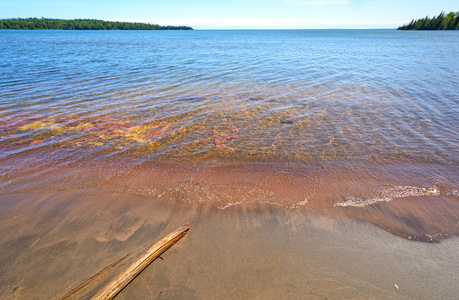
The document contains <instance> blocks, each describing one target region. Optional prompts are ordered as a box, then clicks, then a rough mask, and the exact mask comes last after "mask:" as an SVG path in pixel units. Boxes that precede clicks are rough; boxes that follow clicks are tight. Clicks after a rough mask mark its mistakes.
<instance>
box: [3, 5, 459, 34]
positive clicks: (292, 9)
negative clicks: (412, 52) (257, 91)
mask: <svg viewBox="0 0 459 300" xmlns="http://www.w3.org/2000/svg"><path fill="white" fill-rule="evenodd" d="M441 11H446V12H450V11H459V1H458V0H161V1H158V0H0V18H15V17H47V18H63V19H75V18H90V19H103V20H114V21H138V22H147V23H154V24H160V25H189V26H192V27H193V28H195V29H313V28H395V27H398V26H399V25H402V24H403V23H406V22H408V21H410V20H411V19H417V18H421V17H424V16H426V15H428V16H434V15H438V14H439V13H440V12H441Z"/></svg>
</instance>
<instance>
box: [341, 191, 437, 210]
mask: <svg viewBox="0 0 459 300" xmlns="http://www.w3.org/2000/svg"><path fill="white" fill-rule="evenodd" d="M420 196H440V188H438V187H433V188H420V187H414V186H392V187H390V188H388V189H384V190H382V191H381V192H380V194H379V195H378V196H376V197H373V198H370V199H364V198H358V197H353V196H349V197H346V198H345V201H344V202H339V203H335V204H334V206H354V207H365V206H367V205H373V204H375V203H378V202H389V201H392V200H394V199H396V198H406V197H420Z"/></svg>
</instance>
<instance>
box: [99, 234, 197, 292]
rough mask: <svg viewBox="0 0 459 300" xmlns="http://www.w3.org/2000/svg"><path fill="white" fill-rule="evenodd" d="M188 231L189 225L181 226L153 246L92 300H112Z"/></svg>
mask: <svg viewBox="0 0 459 300" xmlns="http://www.w3.org/2000/svg"><path fill="white" fill-rule="evenodd" d="M189 229H190V225H186V226H183V227H181V228H179V229H177V230H176V231H174V232H173V233H171V234H169V235H168V236H166V237H165V238H163V239H162V240H160V241H159V242H157V243H156V244H154V245H153V246H152V247H151V248H150V249H148V251H147V252H145V254H143V255H142V257H140V258H139V259H138V260H136V261H135V262H133V263H132V264H131V265H130V266H129V268H127V269H126V271H124V272H123V273H122V274H121V275H119V276H118V277H117V278H116V279H114V280H113V281H112V282H111V283H109V284H108V285H107V286H106V287H105V288H104V289H103V290H101V291H100V292H99V293H97V295H96V296H94V297H93V298H92V300H102V299H103V300H108V299H113V297H115V296H116V295H117V294H118V293H119V292H120V291H121V290H122V289H123V288H124V287H125V286H126V285H128V283H129V282H131V280H132V279H134V278H135V277H136V276H137V275H138V274H139V273H140V272H142V271H143V269H145V268H146V267H147V266H148V265H149V264H150V263H151V262H152V261H154V260H155V259H156V258H157V257H158V256H160V255H161V254H162V253H164V252H165V251H166V250H167V249H169V248H170V247H171V246H172V245H173V244H175V243H176V242H177V241H178V240H180V239H181V238H182V237H184V236H185V235H186V234H187V232H188V230H189Z"/></svg>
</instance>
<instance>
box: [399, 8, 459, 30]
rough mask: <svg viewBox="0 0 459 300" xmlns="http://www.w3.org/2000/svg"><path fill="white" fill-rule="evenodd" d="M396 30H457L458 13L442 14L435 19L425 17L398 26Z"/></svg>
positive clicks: (458, 28) (458, 22) (458, 24)
mask: <svg viewBox="0 0 459 300" xmlns="http://www.w3.org/2000/svg"><path fill="white" fill-rule="evenodd" d="M398 30H459V12H456V13H454V12H450V13H449V14H445V13H444V12H442V13H441V14H439V15H438V16H436V17H433V18H429V17H425V18H422V19H419V20H412V21H411V22H410V23H408V24H405V25H403V26H400V27H399V28H398Z"/></svg>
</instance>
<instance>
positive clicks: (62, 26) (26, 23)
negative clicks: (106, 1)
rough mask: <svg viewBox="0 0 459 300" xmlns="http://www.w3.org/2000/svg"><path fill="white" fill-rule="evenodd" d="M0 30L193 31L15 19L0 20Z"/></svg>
mask: <svg viewBox="0 0 459 300" xmlns="http://www.w3.org/2000/svg"><path fill="white" fill-rule="evenodd" d="M0 29H27V30H37V29H39V30H40V29H41V30H46V29H57V30H193V28H191V27H188V26H160V25H155V24H148V23H130V22H112V21H102V20H91V19H75V20H63V19H48V18H15V19H0Z"/></svg>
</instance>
